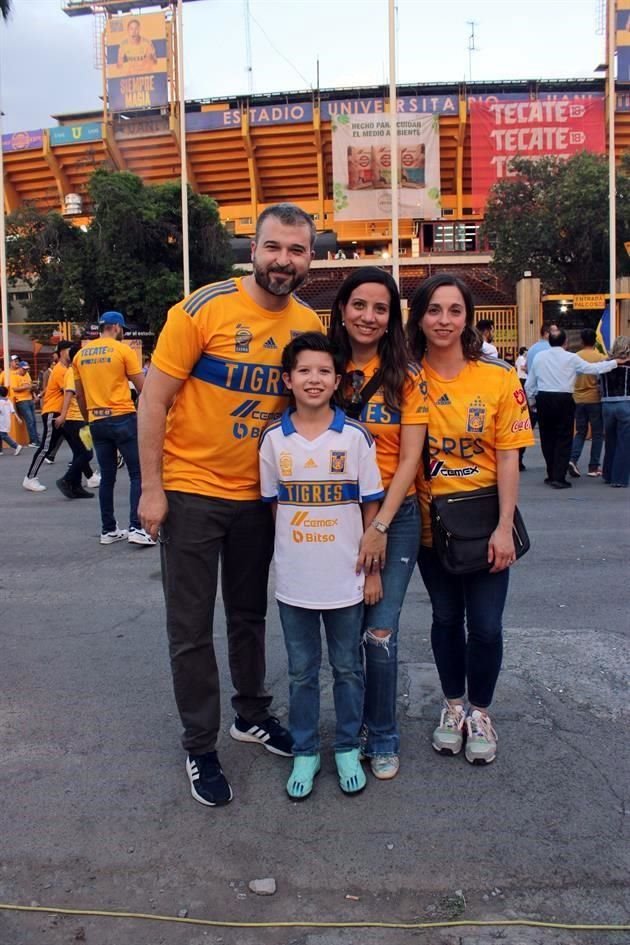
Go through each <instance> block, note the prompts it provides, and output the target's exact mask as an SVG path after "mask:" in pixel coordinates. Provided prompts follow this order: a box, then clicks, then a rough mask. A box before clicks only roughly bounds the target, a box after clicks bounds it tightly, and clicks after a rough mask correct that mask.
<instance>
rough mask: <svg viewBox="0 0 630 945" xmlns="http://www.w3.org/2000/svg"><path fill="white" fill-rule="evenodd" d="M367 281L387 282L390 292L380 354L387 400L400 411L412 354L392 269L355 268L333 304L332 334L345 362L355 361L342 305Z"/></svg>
mask: <svg viewBox="0 0 630 945" xmlns="http://www.w3.org/2000/svg"><path fill="white" fill-rule="evenodd" d="M366 282H375V283H377V284H378V285H383V286H385V288H386V289H387V291H388V292H389V321H388V323H387V331H386V333H385V334H384V335H383V337H382V338H381V339H380V341H379V343H378V355H379V357H380V359H381V368H380V369H381V374H382V382H383V393H384V397H385V403H386V404H387V406H388V407H389V408H390V410H400V407H401V404H402V399H403V397H402V395H403V387H404V385H405V381H406V379H407V374H408V364H409V357H408V354H407V345H406V343H405V332H404V329H403V323H402V311H401V308H400V293H399V292H398V286H397V285H396V283H395V282H394V280H393V279H392V277H391V276H390V274H389V273H388V272H385V270H384V269H379V268H378V267H377V266H365V267H361V268H360V269H355V270H354V271H353V272H352V273H351V274H350V275H349V276H348V278H347V279H345V280H344V282H343V283H342V285H341V287H340V289H339V291H338V292H337V298H336V299H335V301H334V302H333V305H332V310H331V313H330V328H329V329H328V337H329V338H330V339H331V341H333V342H334V343H335V344H336V345H337V347H338V348H339V350H340V351H341V352H342V354H343V357H344V363H345V364H346V365H347V364H348V362H349V361H351V360H352V345H351V344H350V338H349V337H348V332H347V331H346V328H345V326H344V324H343V312H342V310H341V306H342V305H347V304H348V300H349V299H350V296H351V295H352V293H353V292H354V290H355V289H358V288H359V286H362V285H364V284H365V283H366Z"/></svg>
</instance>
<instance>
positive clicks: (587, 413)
mask: <svg viewBox="0 0 630 945" xmlns="http://www.w3.org/2000/svg"><path fill="white" fill-rule="evenodd" d="M589 423H590V425H591V458H590V459H589V461H588V470H589V472H597V470H598V469H599V458H600V456H601V455H602V446H603V444H604V424H603V420H602V405H601V404H600V403H597V404H576V405H575V436H574V437H573V446H572V448H571V462H572V463H577V461H578V459H579V458H580V454H581V453H582V450H583V448H584V440H585V439H586V433H587V431H588V426H589Z"/></svg>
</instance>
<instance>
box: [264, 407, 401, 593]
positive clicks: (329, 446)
mask: <svg viewBox="0 0 630 945" xmlns="http://www.w3.org/2000/svg"><path fill="white" fill-rule="evenodd" d="M291 412H292V411H290V410H286V411H285V412H284V413H283V415H282V418H281V419H280V420H279V421H278V422H277V423H274V424H272V425H271V426H269V427H267V429H266V430H265V432H264V433H263V435H262V437H261V441H260V486H261V493H262V497H263V501H265V502H275V501H277V503H278V508H277V512H276V543H275V563H276V598H277V599H278V600H280V601H282V602H283V603H285V604H292V605H293V606H294V607H306V608H308V609H310V610H335V609H337V608H339V607H350V606H352V605H353V604H358V603H359V602H360V601H362V600H363V584H364V576H363V574H358V575H357V574H356V573H355V565H356V560H357V554H358V551H359V545H360V543H361V536H362V534H363V520H362V516H361V509H360V503H361V502H373V501H377V500H380V499H382V498H383V496H384V494H385V493H384V491H383V483H382V480H381V474H380V472H379V469H378V465H377V463H376V448H375V446H374V440H373V439H372V437H371V436H370V434H369V433H368V431H367V430H366V429H365V427H363V426H361V424H359V423H357V422H356V421H354V420H349V419H348V418H347V417H346V416H345V414H344V413H343V411H342V410H339V409H336V410H335V414H334V417H333V420H332V423H331V424H330V426H329V428H328V429H327V430H326V431H325V432H324V433H322V434H321V435H320V436H318V437H317V439H316V440H312V441H310V440H306V439H304V437H303V436H300V434H299V433H298V432H297V430H296V429H295V427H294V425H293V421H292V419H291Z"/></svg>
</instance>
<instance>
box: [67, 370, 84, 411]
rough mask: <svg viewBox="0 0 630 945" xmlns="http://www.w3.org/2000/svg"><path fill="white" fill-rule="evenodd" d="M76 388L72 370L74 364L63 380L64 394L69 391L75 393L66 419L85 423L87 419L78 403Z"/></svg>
mask: <svg viewBox="0 0 630 945" xmlns="http://www.w3.org/2000/svg"><path fill="white" fill-rule="evenodd" d="M76 390H77V388H76V384H75V381H74V371H73V370H72V365H70V367H69V368H68V370H67V371H66V376H65V378H64V382H63V392H64V396H65V394H67V393H68V391H72V394H73V397H72V400H71V401H70V406H69V407H68V412H67V414H66V420H81V421H82V422H83V423H85V419H84V417H83V414H82V413H81V411H80V410H79V405H78V403H77V398H76Z"/></svg>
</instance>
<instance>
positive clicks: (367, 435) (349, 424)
mask: <svg viewBox="0 0 630 945" xmlns="http://www.w3.org/2000/svg"><path fill="white" fill-rule="evenodd" d="M346 426H347V427H354V428H355V430H360V431H361V433H362V434H363V436H364V437H365V439H366V440H367V442H368V446H371V445H372V443H373V442H374V440H373V438H372V435H371V433H370V431H369V430H366V429H365V427H364V426H363V424H361V423H358V421H357V420H351V419H350V418H349V417H346Z"/></svg>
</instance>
